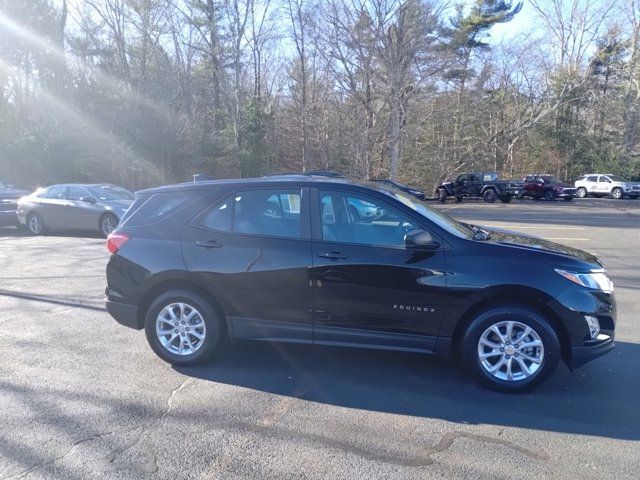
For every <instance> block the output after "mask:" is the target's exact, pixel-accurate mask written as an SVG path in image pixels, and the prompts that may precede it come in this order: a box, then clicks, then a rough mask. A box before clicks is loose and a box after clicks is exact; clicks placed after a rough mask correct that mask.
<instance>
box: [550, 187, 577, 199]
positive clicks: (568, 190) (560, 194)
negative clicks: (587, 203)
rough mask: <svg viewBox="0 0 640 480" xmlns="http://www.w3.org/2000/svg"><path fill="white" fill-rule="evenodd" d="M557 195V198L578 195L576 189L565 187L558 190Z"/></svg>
mask: <svg viewBox="0 0 640 480" xmlns="http://www.w3.org/2000/svg"><path fill="white" fill-rule="evenodd" d="M555 195H556V197H557V198H572V197H575V196H576V189H575V188H565V189H563V190H556V192H555Z"/></svg>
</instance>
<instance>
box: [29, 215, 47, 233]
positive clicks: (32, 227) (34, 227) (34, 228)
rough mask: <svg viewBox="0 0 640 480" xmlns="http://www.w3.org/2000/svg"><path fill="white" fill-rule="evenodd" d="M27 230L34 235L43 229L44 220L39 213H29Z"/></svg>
mask: <svg viewBox="0 0 640 480" xmlns="http://www.w3.org/2000/svg"><path fill="white" fill-rule="evenodd" d="M28 227H29V231H30V232H31V233H33V234H35V235H40V234H41V233H42V230H44V222H43V221H42V218H40V216H39V215H31V216H30V217H29V223H28Z"/></svg>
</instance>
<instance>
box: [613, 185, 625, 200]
mask: <svg viewBox="0 0 640 480" xmlns="http://www.w3.org/2000/svg"><path fill="white" fill-rule="evenodd" d="M611 196H612V197H613V198H615V199H616V200H620V199H621V198H622V197H623V196H624V193H623V192H622V189H621V188H619V187H616V188H614V189H613V190H611Z"/></svg>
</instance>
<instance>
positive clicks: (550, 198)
mask: <svg viewBox="0 0 640 480" xmlns="http://www.w3.org/2000/svg"><path fill="white" fill-rule="evenodd" d="M554 198H555V195H554V194H553V192H552V191H551V190H547V191H546V192H544V199H545V200H546V201H547V202H551V201H553V199H554Z"/></svg>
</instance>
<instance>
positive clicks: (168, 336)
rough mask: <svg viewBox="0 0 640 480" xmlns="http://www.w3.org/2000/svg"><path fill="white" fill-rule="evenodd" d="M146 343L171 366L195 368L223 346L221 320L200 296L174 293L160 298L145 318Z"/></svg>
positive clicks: (164, 294) (183, 291) (180, 292)
mask: <svg viewBox="0 0 640 480" xmlns="http://www.w3.org/2000/svg"><path fill="white" fill-rule="evenodd" d="M145 332H146V335H147V341H148V342H149V345H150V346H151V348H152V349H153V351H154V352H155V353H156V354H157V355H158V356H159V357H160V358H161V359H162V360H164V361H165V362H168V363H170V364H172V365H194V364H197V363H200V362H203V361H204V360H206V359H207V358H210V357H211V356H212V355H213V354H214V353H215V352H216V351H218V350H219V348H220V345H221V343H222V332H223V330H222V320H221V318H220V316H219V315H218V313H217V312H216V310H215V309H214V308H213V306H212V305H211V304H210V303H209V302H207V301H206V300H205V299H203V298H202V297H201V296H199V295H197V294H195V293H192V292H189V291H185V290H174V291H170V292H166V293H163V294H162V295H160V296H159V297H158V298H157V299H156V300H155V301H154V302H153V303H152V304H151V306H150V307H149V309H148V311H147V315H146V317H145Z"/></svg>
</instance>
